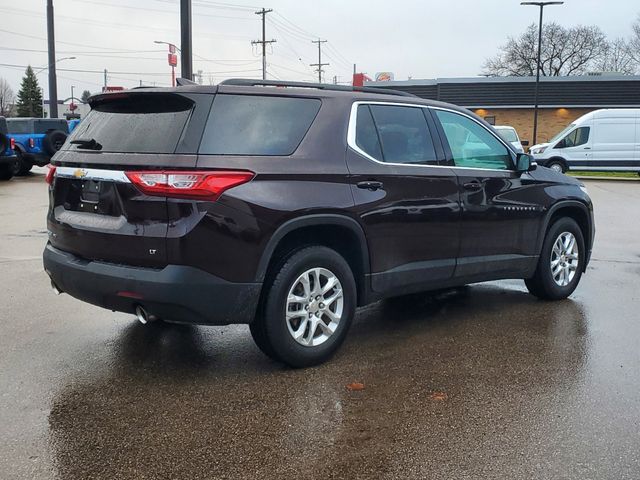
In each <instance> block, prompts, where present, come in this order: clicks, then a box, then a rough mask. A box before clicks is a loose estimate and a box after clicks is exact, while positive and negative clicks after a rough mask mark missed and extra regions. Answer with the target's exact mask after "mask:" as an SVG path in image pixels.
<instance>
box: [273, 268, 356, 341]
mask: <svg viewBox="0 0 640 480" xmlns="http://www.w3.org/2000/svg"><path fill="white" fill-rule="evenodd" d="M286 305H287V308H286V319H285V321H286V323H287V328H288V330H289V333H290V334H291V336H292V337H293V339H294V340H295V341H296V342H297V343H299V344H300V345H303V346H305V347H316V346H318V345H321V344H323V343H324V342H326V341H327V340H328V339H329V338H330V337H331V335H333V334H334V333H335V331H336V329H337V328H338V325H339V324H340V320H341V319H342V313H343V309H344V294H343V291H342V284H341V283H340V280H339V279H338V277H337V276H336V275H335V274H334V273H333V272H331V271H330V270H327V269H326V268H320V267H316V268H311V269H309V270H307V271H306V272H304V273H303V274H302V275H300V276H299V277H298V278H297V279H296V280H295V281H294V282H293V285H292V286H291V288H290V289H289V294H288V296H287V303H286Z"/></svg>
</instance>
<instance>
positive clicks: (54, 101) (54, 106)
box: [47, 0, 58, 118]
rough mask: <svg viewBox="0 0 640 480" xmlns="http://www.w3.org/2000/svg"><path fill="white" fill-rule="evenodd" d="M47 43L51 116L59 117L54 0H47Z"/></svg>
mask: <svg viewBox="0 0 640 480" xmlns="http://www.w3.org/2000/svg"><path fill="white" fill-rule="evenodd" d="M47 43H48V48H47V50H48V54H49V117H50V118H58V80H57V77H56V41H55V35H54V22H53V0H47Z"/></svg>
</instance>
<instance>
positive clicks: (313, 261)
mask: <svg viewBox="0 0 640 480" xmlns="http://www.w3.org/2000/svg"><path fill="white" fill-rule="evenodd" d="M275 268H276V271H275V276H271V278H272V279H273V283H272V284H271V286H270V287H269V290H268V292H267V293H266V295H265V298H264V303H263V308H262V309H261V312H260V313H259V315H258V317H257V318H256V319H255V320H254V322H253V323H252V324H251V326H250V329H251V334H252V336H253V338H254V340H255V342H256V344H257V345H258V347H260V349H261V350H262V351H263V352H264V353H265V354H267V355H268V356H270V357H272V358H274V359H277V360H280V361H282V362H283V363H286V364H287V365H289V366H291V367H296V368H299V367H308V366H311V365H317V364H319V363H322V362H324V361H325V360H327V359H328V358H329V357H331V355H333V354H334V353H335V351H336V350H337V349H338V348H339V347H340V345H341V344H342V342H343V341H344V339H345V337H346V335H347V331H348V330H349V326H350V324H351V321H352V319H353V316H354V313H355V308H356V286H355V280H354V277H353V273H352V272H351V269H350V267H349V264H348V263H347V262H346V261H345V259H344V258H343V257H342V256H341V255H340V254H338V253H337V252H336V251H335V250H331V249H330V248H327V247H323V246H310V247H305V248H302V249H300V250H298V251H295V252H293V253H291V254H290V255H289V256H288V257H286V258H285V259H284V260H283V261H281V262H280V263H279V265H277V266H276V267H275Z"/></svg>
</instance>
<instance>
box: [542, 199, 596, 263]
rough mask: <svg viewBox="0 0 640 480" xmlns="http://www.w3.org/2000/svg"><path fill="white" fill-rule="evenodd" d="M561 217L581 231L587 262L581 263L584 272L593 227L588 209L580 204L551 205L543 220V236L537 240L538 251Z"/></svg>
mask: <svg viewBox="0 0 640 480" xmlns="http://www.w3.org/2000/svg"><path fill="white" fill-rule="evenodd" d="M561 217H568V218H571V219H573V220H575V221H576V223H577V224H578V226H579V227H580V230H581V231H582V236H583V238H584V244H585V249H586V250H587V252H585V253H586V255H587V261H585V262H583V263H582V270H583V271H585V270H586V268H587V263H588V260H589V258H588V255H589V251H590V249H591V246H592V243H593V238H592V237H593V228H592V227H593V225H592V219H591V215H590V214H589V208H588V207H587V206H586V205H585V204H584V203H582V202H579V201H576V200H566V201H562V202H558V203H556V204H555V205H553V206H552V207H551V208H550V209H549V211H548V213H547V215H546V217H545V220H544V225H543V226H544V228H543V230H542V231H543V232H545V233H544V235H542V236H541V237H540V239H539V240H538V245H537V248H538V251H539V252H540V251H542V245H543V243H544V240H545V238H546V236H547V232H548V231H549V228H550V227H551V225H553V223H554V222H555V221H556V220H557V219H558V218H561Z"/></svg>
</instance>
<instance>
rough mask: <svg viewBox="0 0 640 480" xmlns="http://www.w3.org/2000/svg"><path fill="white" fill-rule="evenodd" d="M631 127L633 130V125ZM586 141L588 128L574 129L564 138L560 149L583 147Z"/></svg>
mask: <svg viewBox="0 0 640 480" xmlns="http://www.w3.org/2000/svg"><path fill="white" fill-rule="evenodd" d="M631 127H632V130H633V125H632V126H631ZM632 133H633V132H632ZM632 138H633V137H632ZM588 141H589V127H580V128H576V129H575V130H574V131H573V132H571V133H570V134H569V135H567V136H566V137H564V140H563V145H562V147H563V148H569V147H577V146H578V145H584V144H585V143H587V142H588Z"/></svg>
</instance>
